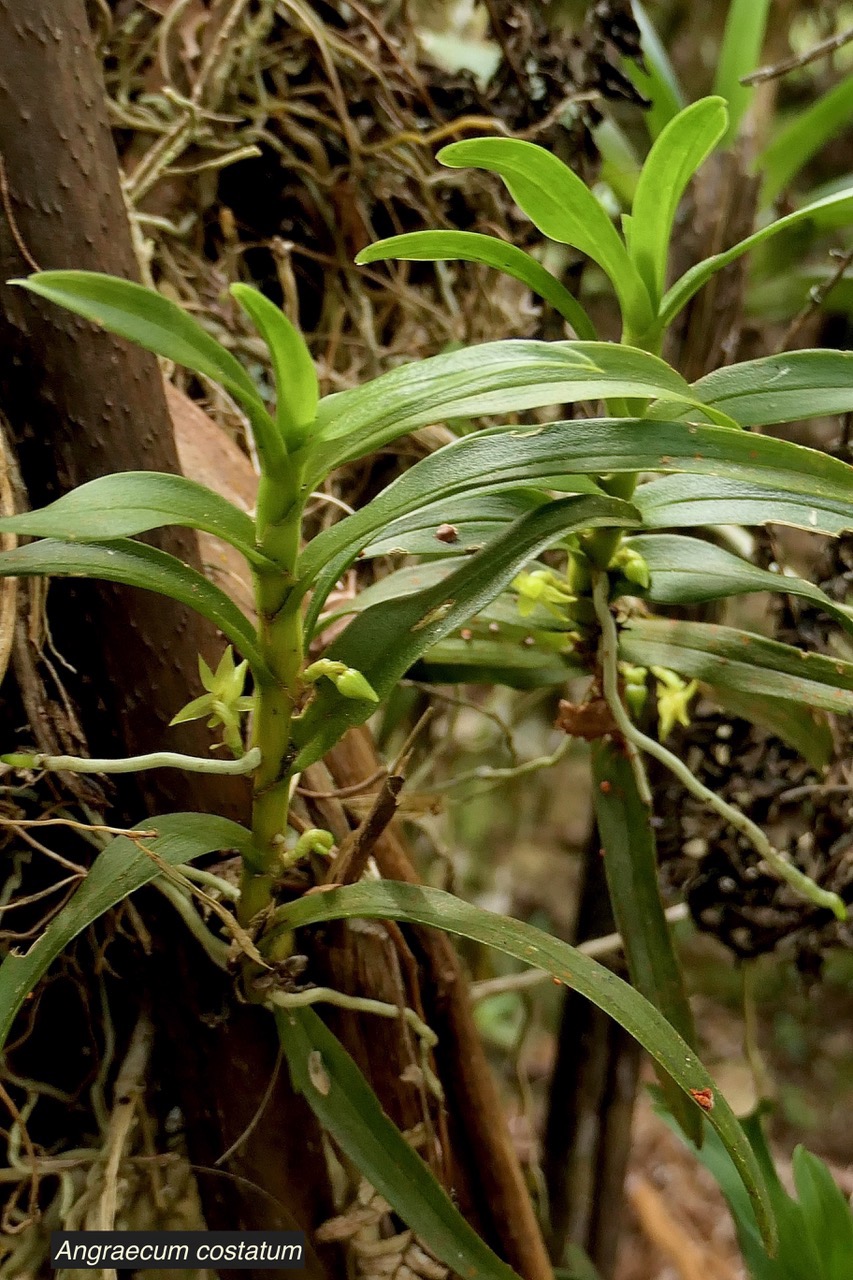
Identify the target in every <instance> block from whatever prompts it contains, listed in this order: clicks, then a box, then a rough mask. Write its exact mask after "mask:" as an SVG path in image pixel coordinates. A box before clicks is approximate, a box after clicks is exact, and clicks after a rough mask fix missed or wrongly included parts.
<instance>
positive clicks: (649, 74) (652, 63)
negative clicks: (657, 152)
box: [624, 0, 687, 138]
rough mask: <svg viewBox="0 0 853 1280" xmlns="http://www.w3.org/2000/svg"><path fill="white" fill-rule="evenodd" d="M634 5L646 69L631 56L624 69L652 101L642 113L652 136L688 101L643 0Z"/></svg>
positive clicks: (635, 0)
mask: <svg viewBox="0 0 853 1280" xmlns="http://www.w3.org/2000/svg"><path fill="white" fill-rule="evenodd" d="M632 8H633V10H634V17H635V18H636V20H637V26H638V27H639V29H640V43H641V48H642V51H643V61H644V62H645V64H646V70H645V71H643V70H641V68H640V67H638V66H637V64H636V63H635V62H634V61H633V60H630V59H626V60H625V66H624V69H625V72H626V74H627V75H628V77H629V78H630V80H631V81H632V82H633V83H634V85H635V86H636V88H637V89H638V90H639V92H640V93H641V94H642V95H643V97H644V98H647V99H648V100H649V102H650V103H651V106H650V107H649V109H648V110H647V111H645V112H644V113H643V116H644V119H645V122H646V126H647V128H648V130H649V133H650V134H651V136H652V138H657V137H658V135H659V134H660V133H661V131H662V130H663V129H665V128H666V126H667V125H668V124H669V122H670V120H672V119H673V117H674V116H676V115H678V113H679V111H682V110H683V109H684V107H685V106H686V105H687V104H686V101H685V98H684V91H683V89H682V88H681V85H680V84H679V83H678V76H677V75H676V74H675V70H674V68H673V66H672V63H671V62H670V60H669V56H668V54H667V52H666V50H665V49H664V47H663V45H662V44H661V42H660V40H659V38H658V34H657V32H656V31H655V29H654V27H653V25H652V23H651V22H650V21H649V17H648V14H647V13H646V11H645V8H644V7H643V5H642V4H641V3H640V0H634V2H633V5H632Z"/></svg>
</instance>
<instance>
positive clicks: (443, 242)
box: [355, 231, 597, 342]
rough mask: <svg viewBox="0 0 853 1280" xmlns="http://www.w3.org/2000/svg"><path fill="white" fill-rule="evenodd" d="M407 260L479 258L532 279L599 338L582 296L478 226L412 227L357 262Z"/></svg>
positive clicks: (581, 329) (590, 337)
mask: <svg viewBox="0 0 853 1280" xmlns="http://www.w3.org/2000/svg"><path fill="white" fill-rule="evenodd" d="M389 259H402V260H403V261H404V262H459V261H461V262H479V263H481V264H482V265H484V266H487V267H494V268H495V269H496V270H498V271H502V272H503V273H504V274H505V275H509V276H513V277H514V279H516V280H520V281H521V282H522V284H526V285H527V286H528V288H529V289H531V290H532V292H533V293H535V294H537V295H538V296H539V297H540V298H544V299H545V301H546V302H550V304H551V306H552V307H553V308H554V310H555V311H557V312H558V313H559V314H560V315H561V316H562V317H563V319H564V320H567V321H568V323H569V324H570V325H571V326H572V328H573V329H574V331H575V333H576V334H577V336H578V337H579V338H582V339H586V340H587V341H590V342H594V341H595V340H596V337H597V334H596V332H595V328H594V327H593V324H592V321H591V320H590V318H589V316H588V315H587V314H586V312H585V311H584V309H583V307H582V306H581V304H580V303H579V302H578V300H577V298H575V297H573V295H572V294H571V293H569V291H568V289H567V288H566V287H565V285H563V284H561V283H560V281H559V280H558V279H557V277H556V276H553V275H551V272H550V271H548V270H546V268H545V267H543V266H542V263H541V262H537V260H536V258H534V257H532V256H531V255H530V254H529V253H525V251H524V250H523V249H520V248H519V247H518V246H517V245H514V244H512V243H511V242H510V241H507V240H499V239H498V238H497V236H486V235H481V234H480V233H479V232H476V231H412V232H409V233H408V234H406V235H399V236H390V237H389V238H388V239H387V240H379V241H377V242H376V243H375V244H371V245H368V246H367V248H366V249H362V251H361V253H359V254H358V255H357V256H356V259H355V261H356V265H357V266H363V265H367V264H368V263H371V262H387V261H388V260H389Z"/></svg>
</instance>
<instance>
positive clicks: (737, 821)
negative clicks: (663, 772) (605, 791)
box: [592, 572, 847, 920]
mask: <svg viewBox="0 0 853 1280" xmlns="http://www.w3.org/2000/svg"><path fill="white" fill-rule="evenodd" d="M592 598H593V603H594V604H595V613H596V617H597V618H598V622H599V625H600V627H601V650H600V653H601V669H602V679H603V685H604V697H605V699H606V701H607V705H608V706H609V707H610V710H611V712H612V713H613V719H614V720H615V721H616V724H617V727H618V729H619V732H620V733H621V734H622V737H623V738H624V739H625V742H626V744H627V745H628V747H629V749H630V747H634V748H636V749H637V750H638V751H645V752H646V754H647V755H650V756H653V757H654V759H655V760H658V761H660V763H661V764H662V765H664V766H665V767H666V768H667V769H669V771H670V773H672V774H674V775H675V777H676V778H677V779H678V781H679V782H680V783H681V785H682V786H683V787H685V788H686V789H687V790H688V791H689V792H690V794H691V795H694V796H696V798H697V799H698V800H701V801H702V802H703V803H704V804H707V805H708V806H709V808H711V809H713V810H714V811H715V812H716V813H718V814H719V815H720V817H721V818H724V819H725V821H726V822H728V823H730V824H731V826H733V827H734V828H735V830H736V831H739V832H740V834H741V835H742V836H744V837H745V839H747V840H748V841H749V843H750V844H751V845H752V847H753V848H754V849H755V851H756V853H757V854H758V855H759V857H761V858H763V859H764V861H765V862H766V863H767V865H768V866H769V867H770V868H771V870H772V871H773V873H774V874H775V875H777V876H778V877H779V879H780V880H784V881H785V882H786V883H787V884H789V885H790V886H791V888H792V889H794V890H795V891H796V892H797V893H799V894H800V895H801V896H802V897H804V898H806V899H807V900H808V901H809V902H812V903H814V905H815V906H817V907H823V908H826V909H828V910H830V911H831V912H832V913H833V915H835V917H836V918H837V919H838V920H846V919H847V908H846V907H845V905H844V902H843V901H842V899H841V898H840V897H839V896H838V894H837V893H832V892H830V891H829V890H828V889H821V888H820V886H819V885H817V884H815V882H814V881H813V880H811V879H810V878H809V877H808V876H807V875H805V874H804V873H803V872H802V871H800V870H798V869H797V867H794V866H792V865H791V863H790V862H788V860H787V859H786V858H785V857H784V855H783V854H781V853H780V852H779V850H778V849H776V848H774V846H773V845H772V844H771V843H770V841H769V840H768V838H767V836H766V835H765V834H764V832H763V831H762V830H761V828H760V827H759V826H757V825H756V824H755V823H754V822H753V821H752V820H751V819H750V818H748V817H747V816H746V814H745V813H742V812H741V810H740V809H737V808H735V806H734V805H731V804H729V803H728V802H727V801H726V800H723V799H722V798H721V797H720V796H718V795H717V794H716V792H714V791H711V790H710V789H709V788H708V787H706V786H705V785H704V783H702V782H700V781H699V779H698V778H697V777H695V775H694V774H693V773H691V771H690V769H688V767H687V765H686V764H685V763H684V762H683V761H682V760H679V759H678V756H675V755H673V754H672V752H671V751H668V750H667V749H666V747H664V746H663V745H662V744H661V743H660V742H657V741H656V740H655V739H654V738H650V737H648V736H647V735H646V734H645V733H642V732H641V731H640V730H639V729H638V728H637V727H636V725H635V724H634V723H633V722H632V720H631V718H630V716H629V715H628V712H627V711H626V710H625V707H624V706H623V704H622V699H621V697H620V696H619V668H618V663H619V635H618V631H617V629H616V622H615V620H614V618H613V615H612V613H611V612H610V600H609V582H608V578H607V574H606V573H602V572H597V573H595V574H594V577H593V588H592ZM638 785H639V777H638ZM645 785H646V792H647V793H648V783H646V784H645ZM641 794H642V792H641ZM649 800H651V796H649Z"/></svg>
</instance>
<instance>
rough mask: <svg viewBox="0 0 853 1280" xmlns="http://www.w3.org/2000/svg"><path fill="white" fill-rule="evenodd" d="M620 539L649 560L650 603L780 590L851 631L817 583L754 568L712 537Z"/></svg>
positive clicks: (852, 627) (852, 625)
mask: <svg viewBox="0 0 853 1280" xmlns="http://www.w3.org/2000/svg"><path fill="white" fill-rule="evenodd" d="M626 545H627V546H629V547H631V548H633V549H634V550H635V551H638V552H639V554H640V555H641V556H643V558H644V559H645V561H646V563H647V564H648V566H649V570H650V572H651V585H650V587H649V590H648V592H647V598H648V599H649V600H653V601H654V602H655V604H702V603H704V602H705V601H708V600H719V599H721V598H723V597H726V596H736V595H746V594H748V593H749V592H753V591H773V592H783V593H785V594H787V595H792V596H800V597H802V598H803V599H806V600H811V601H812V603H814V604H817V605H819V606H820V607H821V608H822V609H823V610H824V612H825V613H826V614H828V615H829V616H830V617H831V618H833V619H834V620H835V621H836V622H837V623H838V624H839V626H841V627H842V628H843V629H844V630H845V631H848V632H849V631H853V618H851V617H850V616H849V614H847V613H846V612H845V611H844V610H843V609H841V608H839V606H838V605H837V604H836V602H835V601H834V600H831V599H830V598H829V596H828V595H827V594H826V592H824V591H821V589H820V587H816V586H814V584H813V583H811V582H806V581H805V580H804V579H803V578H798V577H793V576H789V575H787V574H781V573H771V572H770V571H769V570H768V569H759V568H758V566H757V565H754V564H750V563H749V561H748V560H742V559H741V557H740V556H736V555H734V554H733V553H732V552H731V551H726V550H724V549H723V548H722V547H718V546H716V545H715V544H714V543H711V542H704V541H703V540H702V539H700V538H686V537H682V536H680V535H679V534H647V535H646V536H645V537H639V538H631V539H628V540H627V544H626Z"/></svg>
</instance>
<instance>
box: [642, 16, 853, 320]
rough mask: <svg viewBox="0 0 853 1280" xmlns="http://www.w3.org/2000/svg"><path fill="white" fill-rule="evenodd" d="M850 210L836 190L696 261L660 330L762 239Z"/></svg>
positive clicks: (667, 300)
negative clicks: (735, 242) (721, 250)
mask: <svg viewBox="0 0 853 1280" xmlns="http://www.w3.org/2000/svg"><path fill="white" fill-rule="evenodd" d="M755 2H756V4H758V3H759V2H760V3H762V4H763V3H765V2H766V0H755ZM747 3H749V4H751V3H753V0H747ZM850 210H853V188H850V187H847V188H845V189H844V190H843V191H836V192H834V193H833V194H832V195H829V196H824V197H823V198H822V199H820V200H815V201H813V202H812V203H811V204H807V205H804V206H803V208H802V209H796V210H795V211H794V212H793V213H789V214H787V215H786V216H785V217H784V218H777V219H776V221H775V222H770V223H768V225H767V226H766V227H762V228H761V229H760V230H759V231H755V232H753V234H752V235H751V236H747V238H746V239H745V240H741V241H739V243H738V244H736V245H734V246H733V248H731V249H726V250H724V252H723V253H715V254H713V256H712V257H710V258H705V260H704V261H703V262H698V263H697V264H696V266H695V267H691V268H690V270H689V271H686V272H685V273H684V275H683V276H682V277H681V279H680V280H677V281H676V282H675V284H674V285H673V286H672V288H671V289H669V290H668V291H667V293H666V294H665V295H664V299H663V301H662V303H661V312H660V327H661V328H662V329H665V328H666V327H667V325H669V324H671V323H672V321H673V320H674V319H675V317H676V316H677V315H678V313H679V311H681V310H682V308H684V307H686V306H687V303H688V302H689V301H690V299H691V298H692V297H693V296H694V294H696V293H698V292H699V290H700V289H701V288H702V286H703V285H704V284H707V283H708V281H709V280H710V279H711V277H712V276H713V275H715V274H716V272H718V271H722V269H723V267H727V266H728V265H729V263H730V262H736V261H737V259H738V258H740V257H742V256H743V255H744V254H745V253H748V252H749V251H750V249H755V248H757V246H758V245H760V244H763V243H764V241H765V240H769V239H771V237H773V236H776V235H778V234H779V232H780V231H787V230H790V228H792V227H796V226H799V225H800V224H801V223H806V222H808V221H809V220H810V219H813V220H815V221H819V220H821V219H822V217H823V216H824V215H826V214H828V213H833V214H835V213H838V214H844V215H846V214H847V213H848V212H849V211H850Z"/></svg>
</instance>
